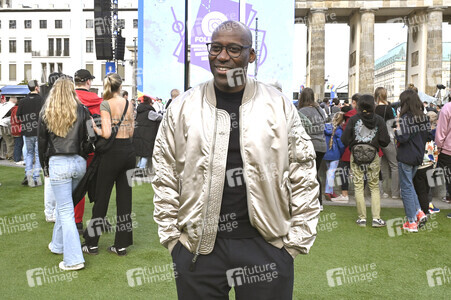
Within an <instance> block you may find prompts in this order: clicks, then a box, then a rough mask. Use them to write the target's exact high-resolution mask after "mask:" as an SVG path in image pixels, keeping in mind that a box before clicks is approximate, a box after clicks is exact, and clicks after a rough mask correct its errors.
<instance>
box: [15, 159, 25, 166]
mask: <svg viewBox="0 0 451 300" xmlns="http://www.w3.org/2000/svg"><path fill="white" fill-rule="evenodd" d="M16 165H20V166H24V165H25V162H24V161H23V160H21V161H18V162H16Z"/></svg>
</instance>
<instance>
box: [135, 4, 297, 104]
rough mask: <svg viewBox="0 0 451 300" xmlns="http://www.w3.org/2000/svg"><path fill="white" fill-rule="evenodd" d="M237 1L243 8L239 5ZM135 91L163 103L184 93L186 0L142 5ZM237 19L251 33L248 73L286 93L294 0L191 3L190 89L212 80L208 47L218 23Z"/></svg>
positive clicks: (189, 12)
mask: <svg viewBox="0 0 451 300" xmlns="http://www.w3.org/2000/svg"><path fill="white" fill-rule="evenodd" d="M240 2H241V3H240ZM139 18H140V20H139V21H140V22H139V34H138V39H139V41H138V45H139V49H138V53H139V54H138V55H139V56H138V64H139V66H138V67H139V72H138V90H139V91H140V92H141V93H144V94H147V95H150V96H155V97H160V98H163V99H167V98H168V97H169V93H170V91H171V89H174V88H177V89H179V90H181V91H183V90H184V76H185V73H184V68H185V66H184V57H185V54H184V53H185V48H184V45H185V0H146V1H143V0H140V2H139ZM226 20H236V21H241V22H243V23H245V24H246V25H247V26H248V27H249V28H250V29H251V31H252V35H253V45H252V46H253V48H254V49H256V50H257V55H258V60H257V61H256V62H254V63H253V64H250V65H249V68H248V74H249V75H250V76H252V77H257V79H258V80H260V81H263V82H270V81H278V82H279V83H281V84H282V87H283V88H284V92H286V94H290V92H291V85H292V74H293V73H292V68H293V38H294V1H292V0H283V1H277V2H276V1H261V0H260V1H259V0H247V1H238V0H236V1H234V0H194V1H192V0H189V1H188V24H187V26H188V30H189V36H188V39H189V44H190V66H189V70H190V72H189V73H190V75H189V76H190V78H189V82H190V86H196V85H198V84H200V83H202V82H204V81H206V80H209V79H211V78H212V74H211V72H210V67H209V62H208V53H207V48H206V45H205V44H206V43H208V42H210V40H211V34H212V32H213V31H214V29H215V28H216V26H218V25H219V24H220V23H222V22H224V21H226Z"/></svg>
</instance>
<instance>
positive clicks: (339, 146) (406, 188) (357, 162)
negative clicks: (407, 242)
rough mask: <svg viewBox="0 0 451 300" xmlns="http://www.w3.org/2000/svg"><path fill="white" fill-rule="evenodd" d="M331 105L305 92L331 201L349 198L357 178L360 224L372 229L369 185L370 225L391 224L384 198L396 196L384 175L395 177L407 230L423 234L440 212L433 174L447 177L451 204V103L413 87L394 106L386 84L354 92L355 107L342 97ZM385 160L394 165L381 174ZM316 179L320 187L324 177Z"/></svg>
mask: <svg viewBox="0 0 451 300" xmlns="http://www.w3.org/2000/svg"><path fill="white" fill-rule="evenodd" d="M329 103H330V102H329V100H328V99H324V101H322V102H318V101H315V99H314V94H313V90H312V89H310V88H305V89H304V90H303V91H302V92H301V94H300V98H299V102H298V111H299V113H300V114H302V115H304V116H305V117H307V118H308V119H309V121H310V123H311V126H310V127H306V130H307V133H308V134H309V135H310V137H311V139H312V142H313V145H314V147H315V152H316V159H317V165H316V168H317V170H318V169H319V168H320V164H321V161H324V162H325V164H326V168H327V172H326V183H325V194H324V195H325V199H327V200H330V201H333V202H339V203H348V201H349V195H348V187H349V183H350V182H353V184H354V192H355V201H356V206H357V213H358V219H357V221H356V223H357V224H358V225H360V226H366V206H365V200H364V188H365V185H368V187H369V190H370V193H371V211H372V226H373V227H383V226H385V225H386V223H385V221H384V220H382V219H381V216H380V198H381V197H383V198H389V197H390V196H389V194H388V193H385V192H384V188H383V180H384V179H385V180H386V179H390V182H391V198H392V199H395V200H396V199H400V198H401V200H402V201H403V204H404V208H405V212H406V216H407V222H406V223H405V224H404V225H403V228H404V229H405V230H407V231H410V232H418V226H421V225H422V224H423V223H424V222H426V220H427V215H429V214H434V213H438V212H440V209H438V208H437V207H435V206H434V205H433V204H432V187H431V186H430V182H431V179H432V180H433V179H434V178H435V177H434V176H440V175H441V174H444V175H445V177H446V178H445V182H446V185H445V186H446V196H445V197H443V198H442V200H443V201H445V202H447V203H450V202H451V197H450V194H449V191H450V178H449V174H448V173H449V168H450V166H451V165H450V164H449V154H450V153H451V152H450V148H451V144H450V142H451V138H447V136H448V135H449V134H450V133H451V127H450V120H449V111H450V105H451V104H446V105H444V106H442V105H434V104H431V105H429V104H428V103H427V102H425V103H423V102H421V100H420V98H419V96H418V90H417V89H416V88H415V87H414V86H413V85H409V86H408V88H407V89H406V90H405V91H404V92H403V93H401V95H400V97H399V102H395V103H389V102H388V101H387V91H386V89H385V88H383V87H378V88H376V90H375V92H374V95H368V94H366V95H360V94H355V95H353V96H352V104H351V105H348V103H346V101H345V102H344V103H343V104H341V103H340V102H339V101H338V99H333V100H332V101H331V104H330V105H329ZM440 116H441V117H440ZM329 120H331V122H329ZM382 159H384V160H386V162H387V164H388V169H387V171H386V172H382V171H381V161H382ZM337 169H338V171H339V172H337ZM434 172H437V174H439V175H434ZM336 173H337V175H339V176H340V177H341V178H340V180H339V182H341V194H340V195H337V194H335V193H334V190H333V187H334V179H335V178H334V177H335V175H336ZM428 177H429V178H428ZM428 179H429V181H428ZM318 181H319V182H320V185H321V180H320V178H319V177H318ZM320 201H321V193H320ZM449 217H451V216H449Z"/></svg>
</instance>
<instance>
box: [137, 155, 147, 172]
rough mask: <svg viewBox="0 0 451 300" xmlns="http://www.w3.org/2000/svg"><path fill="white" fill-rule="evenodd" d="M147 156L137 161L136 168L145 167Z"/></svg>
mask: <svg viewBox="0 0 451 300" xmlns="http://www.w3.org/2000/svg"><path fill="white" fill-rule="evenodd" d="M147 160H148V158H147V157H141V159H140V160H139V162H138V165H137V168H141V169H145V168H146V166H147Z"/></svg>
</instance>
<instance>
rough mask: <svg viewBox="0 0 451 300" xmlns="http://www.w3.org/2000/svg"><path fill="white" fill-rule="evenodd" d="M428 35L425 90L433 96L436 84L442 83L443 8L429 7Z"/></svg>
mask: <svg viewBox="0 0 451 300" xmlns="http://www.w3.org/2000/svg"><path fill="white" fill-rule="evenodd" d="M427 13H428V14H427V16H428V19H427V20H428V22H427V24H428V26H427V27H428V34H427V52H426V53H427V54H426V74H427V76H426V90H425V93H426V94H428V95H431V96H433V95H434V94H435V92H436V91H437V84H439V83H442V22H443V8H441V7H430V8H429V9H428V11H427Z"/></svg>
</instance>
